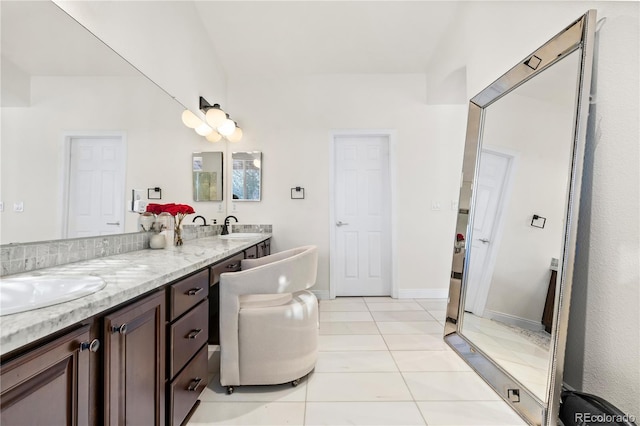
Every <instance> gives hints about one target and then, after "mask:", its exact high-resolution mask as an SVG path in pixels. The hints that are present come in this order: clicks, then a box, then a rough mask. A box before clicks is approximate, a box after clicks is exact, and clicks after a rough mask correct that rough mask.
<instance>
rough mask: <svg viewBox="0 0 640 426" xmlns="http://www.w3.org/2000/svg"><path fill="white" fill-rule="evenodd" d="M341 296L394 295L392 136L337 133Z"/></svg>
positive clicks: (336, 257)
mask: <svg viewBox="0 0 640 426" xmlns="http://www.w3.org/2000/svg"><path fill="white" fill-rule="evenodd" d="M334 153H335V158H334V173H335V176H334V188H333V197H334V200H333V205H334V209H335V212H334V218H335V223H333V224H332V225H333V226H334V227H335V228H334V230H335V233H334V239H333V241H334V244H333V248H332V249H333V250H334V252H335V253H334V254H333V256H332V265H331V267H332V268H335V270H334V271H333V272H332V279H333V280H334V281H335V282H334V283H332V285H333V286H334V288H335V295H336V296H389V295H390V294H391V200H390V179H389V137H388V136H385V135H381V136H380V135H341V136H338V135H336V136H335V137H334Z"/></svg>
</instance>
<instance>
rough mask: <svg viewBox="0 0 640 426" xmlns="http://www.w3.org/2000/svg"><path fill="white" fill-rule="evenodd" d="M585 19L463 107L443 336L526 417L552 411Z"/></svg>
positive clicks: (582, 99)
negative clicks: (462, 150)
mask: <svg viewBox="0 0 640 426" xmlns="http://www.w3.org/2000/svg"><path fill="white" fill-rule="evenodd" d="M594 23H595V12H589V13H588V14H586V15H585V16H584V17H582V18H581V19H580V20H578V21H577V22H576V23H574V24H572V25H571V26H569V27H568V28H567V29H565V30H564V31H563V32H561V33H560V34H558V35H557V36H556V37H555V38H554V39H552V40H551V41H550V42H548V43H547V44H545V45H544V46H542V47H541V48H540V49H538V50H537V51H536V52H534V54H532V55H530V56H529V57H528V58H527V59H525V60H524V61H523V62H522V63H520V64H518V65H517V66H516V67H514V68H513V69H511V70H510V71H509V72H507V73H506V74H505V75H503V76H502V77H501V78H500V79H499V80H497V81H496V82H494V83H493V84H492V85H491V86H490V87H488V88H487V89H485V90H484V91H483V92H481V93H480V94H479V95H477V96H476V97H474V98H473V99H472V100H471V103H470V110H469V125H468V132H467V143H466V147H465V150H466V152H465V160H464V166H463V176H464V179H463V185H462V187H461V191H460V206H461V207H462V206H464V205H468V206H469V207H470V210H469V211H466V209H465V210H461V212H460V214H459V217H458V224H457V229H456V232H457V234H458V235H457V238H456V240H457V242H456V250H455V253H454V254H453V262H452V278H451V289H450V302H449V306H448V308H447V325H446V329H445V339H446V340H447V341H448V343H449V344H450V345H451V346H452V347H453V348H454V349H455V350H456V351H458V353H459V354H460V355H461V356H462V357H463V358H465V360H466V361H467V362H469V364H470V365H471V366H472V367H473V368H474V369H475V370H476V371H477V372H478V373H479V374H481V375H482V376H483V377H484V378H485V379H486V380H487V381H488V382H489V383H490V384H491V385H492V386H493V387H494V388H495V390H496V391H497V392H498V393H499V394H500V395H501V396H502V397H503V398H504V399H505V400H506V401H507V402H509V403H510V404H511V405H512V407H514V408H515V409H516V410H517V411H518V412H519V413H520V414H521V415H522V416H523V418H525V419H526V420H527V421H529V422H530V423H532V424H555V421H553V419H554V418H557V408H558V398H559V393H558V391H559V389H560V386H561V383H562V371H561V370H562V365H563V358H564V343H565V340H566V326H567V324H566V321H567V317H568V306H567V304H566V303H565V304H563V303H562V299H563V298H566V297H568V293H569V292H570V284H571V283H570V278H571V271H572V267H573V256H574V251H575V226H576V221H577V199H576V194H577V193H579V186H580V173H581V164H582V155H583V152H584V132H585V129H586V114H585V112H586V109H585V108H586V107H587V105H588V102H587V101H588V93H589V75H590V66H591V60H592V59H591V57H592V53H591V50H592V47H591V39H592V37H593V25H594ZM461 242H463V243H461Z"/></svg>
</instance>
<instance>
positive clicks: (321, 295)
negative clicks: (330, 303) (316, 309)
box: [311, 290, 330, 300]
mask: <svg viewBox="0 0 640 426" xmlns="http://www.w3.org/2000/svg"><path fill="white" fill-rule="evenodd" d="M311 292H312V293H313V294H315V295H316V297H317V298H318V300H321V299H330V297H329V290H311Z"/></svg>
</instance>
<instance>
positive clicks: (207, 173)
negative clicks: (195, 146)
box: [191, 152, 223, 201]
mask: <svg viewBox="0 0 640 426" xmlns="http://www.w3.org/2000/svg"><path fill="white" fill-rule="evenodd" d="M191 169H192V170H193V200H194V201H221V200H222V176H223V175H222V152H194V153H193V154H192V155H191Z"/></svg>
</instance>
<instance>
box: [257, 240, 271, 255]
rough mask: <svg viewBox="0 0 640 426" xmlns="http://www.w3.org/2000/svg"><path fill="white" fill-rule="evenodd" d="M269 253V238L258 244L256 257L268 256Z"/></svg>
mask: <svg viewBox="0 0 640 426" xmlns="http://www.w3.org/2000/svg"><path fill="white" fill-rule="evenodd" d="M270 254H271V240H266V241H263V242H261V243H259V244H258V257H264V256H269V255H270Z"/></svg>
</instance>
